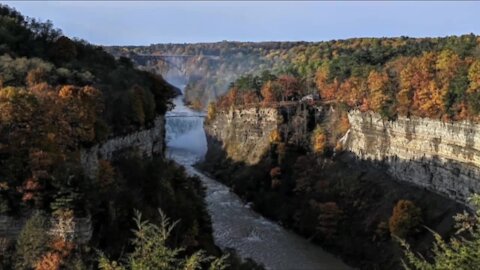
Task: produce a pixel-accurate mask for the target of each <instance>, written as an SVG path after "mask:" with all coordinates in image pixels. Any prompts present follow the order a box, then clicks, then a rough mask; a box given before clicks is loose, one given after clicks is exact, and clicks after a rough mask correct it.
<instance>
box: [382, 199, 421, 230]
mask: <svg viewBox="0 0 480 270" xmlns="http://www.w3.org/2000/svg"><path fill="white" fill-rule="evenodd" d="M421 223H422V211H421V209H420V208H418V207H417V206H415V204H414V203H413V202H412V201H409V200H400V201H398V202H397V204H396V205H395V207H394V208H393V213H392V216H391V217H390V219H389V220H388V227H389V229H390V233H391V234H392V235H395V236H398V237H400V238H405V237H406V236H408V235H409V234H411V233H413V232H415V230H416V229H417V228H418V226H419V225H420V224H421Z"/></svg>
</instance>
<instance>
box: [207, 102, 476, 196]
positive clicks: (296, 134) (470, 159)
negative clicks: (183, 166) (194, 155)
mask: <svg viewBox="0 0 480 270" xmlns="http://www.w3.org/2000/svg"><path fill="white" fill-rule="evenodd" d="M318 109H320V110H318ZM282 110H283V111H282ZM317 110H318V111H321V108H317ZM285 114H288V115H289V116H288V117H287V118H285ZM310 116H311V114H310ZM328 117H329V115H328V113H326V114H325V113H324V114H323V116H321V117H318V115H316V116H315V120H314V121H315V123H317V124H322V123H325V122H326V121H328ZM348 118H349V122H350V125H351V128H350V130H349V131H348V133H347V135H346V136H345V137H344V138H342V140H341V141H342V142H343V144H344V149H345V150H348V151H351V152H352V153H353V154H355V155H356V156H357V157H358V158H359V159H362V160H370V161H372V162H373V163H376V164H379V165H381V166H385V168H386V170H387V172H388V173H389V174H390V175H392V176H393V177H394V178H396V179H398V180H401V181H406V182H409V183H413V184H415V185H419V186H421V187H425V188H427V189H429V190H432V191H434V192H437V193H440V194H443V195H446V196H448V197H449V198H452V199H454V200H457V201H460V202H467V200H468V198H469V197H470V196H471V195H472V194H473V193H475V192H476V193H479V192H480V125H477V124H472V123H468V122H457V123H444V122H442V121H439V120H432V119H424V118H415V117H413V118H407V117H399V118H398V119H397V120H395V121H386V120H383V119H382V118H381V117H380V115H378V114H376V113H371V112H367V113H362V112H360V111H351V112H350V113H349V115H348ZM308 122H309V118H308V113H307V111H306V110H305V109H301V108H299V107H297V108H296V109H293V110H292V109H289V110H287V111H285V109H284V108H283V109H276V108H249V109H230V110H229V111H228V112H222V113H217V115H216V117H215V119H214V120H212V121H210V123H208V124H207V125H206V127H205V130H206V133H207V138H208V143H209V151H210V150H212V149H214V148H215V147H220V148H221V150H223V151H225V152H226V154H227V157H229V158H231V159H232V160H233V161H237V162H244V163H246V164H248V165H253V164H257V163H258V162H259V161H260V160H261V158H262V156H263V155H264V154H265V153H267V151H268V150H269V149H270V134H271V133H272V132H273V131H274V130H279V131H280V133H281V134H282V137H283V139H284V140H285V139H286V140H287V142H288V143H289V144H293V145H298V146H302V147H303V148H304V149H305V148H308V142H309V135H310V133H309V131H310V130H311V128H308V127H307V126H308Z"/></svg>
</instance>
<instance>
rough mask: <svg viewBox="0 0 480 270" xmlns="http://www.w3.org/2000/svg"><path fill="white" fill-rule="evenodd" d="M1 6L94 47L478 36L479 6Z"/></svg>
mask: <svg viewBox="0 0 480 270" xmlns="http://www.w3.org/2000/svg"><path fill="white" fill-rule="evenodd" d="M1 3H3V4H7V5H9V6H11V7H14V8H15V9H17V10H18V11H20V12H21V13H22V14H24V15H26V16H29V17H33V18H37V19H41V20H44V21H45V20H47V19H48V20H51V21H52V22H53V23H54V25H55V26H56V27H58V28H60V29H62V30H63V33H64V34H66V35H67V36H70V37H77V38H81V39H85V40H87V41H89V42H91V43H93V44H97V45H149V44H154V43H191V42H215V41H222V40H231V41H301V40H302V41H325V40H331V39H345V38H352V37H395V36H411V37H438V36H447V35H461V34H468V33H475V34H480V16H478V11H479V10H480V2H445V1H440V2H431V1H426V2H411V1H409V2H381V1H371V2H356V1H355V2H354V1H343V2H313V1H305V2H301V1H291V2H288V1H281V2H275V1H265V2H253V1H243V2H242V1H205V2H203V1H188V2H178V1H172V2H168V1H167V2H154V1H145V2H139V1H135V2H133V1H132V2H129V1H121V2H114V1H103V2H95V1H85V2H83V1H72V2H55V1H48V2H42V1H33V2H13V1H2V2H1Z"/></svg>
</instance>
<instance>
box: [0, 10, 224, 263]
mask: <svg viewBox="0 0 480 270" xmlns="http://www.w3.org/2000/svg"><path fill="white" fill-rule="evenodd" d="M174 96H175V88H174V87H173V86H171V85H170V84H169V83H167V82H166V81H165V80H164V79H163V78H162V77H161V76H159V75H154V74H152V73H148V72H145V71H141V70H138V69H136V68H135V67H134V66H133V64H132V62H131V61H130V60H128V59H126V58H120V59H118V60H115V59H114V58H113V56H111V55H110V54H108V53H106V52H105V51H104V50H103V49H102V48H100V47H97V46H94V45H91V44H89V43H88V42H86V41H81V40H72V39H70V38H68V37H66V36H64V35H62V33H61V31H60V30H58V29H55V28H54V27H53V26H52V24H51V23H50V22H39V21H37V20H34V19H31V18H26V17H24V16H22V15H21V14H19V13H18V12H16V11H15V10H13V9H11V8H9V7H7V6H3V5H0V250H1V252H0V269H99V268H100V269H113V268H112V267H115V269H119V268H118V267H120V266H119V263H118V262H117V260H118V261H120V262H121V263H122V264H123V263H125V264H129V263H131V262H132V261H135V262H136V263H137V266H138V264H141V265H143V266H142V267H145V268H142V267H140V268H141V269H147V268H148V269H158V266H159V264H162V265H165V260H168V262H169V263H170V264H171V265H172V267H173V265H175V267H180V266H182V265H184V264H186V261H185V260H186V259H185V260H184V258H188V257H189V255H192V254H194V253H195V252H196V251H199V250H201V249H203V250H204V251H205V252H206V253H197V254H195V256H194V259H195V260H196V259H198V260H200V261H202V263H203V264H204V265H207V261H212V260H213V259H211V258H210V257H209V258H206V255H205V256H204V254H208V255H209V256H210V255H220V253H219V250H218V248H217V247H216V246H215V245H214V244H213V239H212V235H211V231H212V229H211V223H210V219H209V216H208V213H207V212H206V208H205V205H204V201H203V189H202V188H201V185H200V183H199V180H198V179H197V178H192V177H189V176H187V174H186V173H185V171H184V169H183V168H181V167H179V166H178V165H176V164H174V163H173V162H171V161H168V160H166V159H165V158H164V155H163V151H164V144H165V139H164V136H165V129H164V115H165V113H166V111H167V110H169V109H170V108H171V106H172V103H171V99H172V98H173V97H174ZM159 208H161V209H163V213H165V215H166V216H168V217H169V218H171V219H172V220H173V221H171V222H169V221H168V220H166V217H165V215H164V214H163V213H159V211H158V209H159ZM134 210H138V212H137V211H134ZM135 213H137V214H135ZM139 213H141V214H143V215H142V217H141V218H140V214H139ZM134 217H136V222H137V223H136V222H134V220H133V218H134ZM147 220H148V221H149V222H147ZM176 220H181V222H179V223H178V224H177V223H175V224H176V225H175V226H174V227H173V226H172V227H171V228H170V227H169V226H170V225H171V224H172V223H173V222H174V221H176ZM162 224H163V225H162ZM156 226H158V227H156ZM169 228H170V229H169ZM132 229H136V230H137V231H136V233H134V231H132ZM160 229H162V230H167V229H169V230H171V232H169V233H163V234H160V233H159V230H160ZM143 234H148V235H149V238H148V241H151V242H145V241H144V240H145V239H144V238H142V235H143ZM151 243H154V246H152V245H151ZM149 248H150V250H149V251H148V252H146V253H145V252H139V250H147V249H149ZM177 248H180V249H178V250H177ZM180 250H181V253H180ZM153 252H156V254H157V255H158V254H159V252H163V253H162V254H163V256H164V257H159V256H154V257H147V256H146V255H145V254H150V253H153ZM107 258H112V259H114V260H113V261H110V260H109V259H107ZM190 260H193V259H190ZM198 264H199V263H196V262H193V265H197V266H198ZM217 264H218V267H220V266H221V265H223V263H221V262H218V261H217ZM189 265H192V262H191V261H190V262H189ZM124 267H125V268H122V269H127V268H128V269H132V265H125V266H124ZM212 269H216V268H212Z"/></svg>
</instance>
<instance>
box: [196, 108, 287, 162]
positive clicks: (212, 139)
mask: <svg viewBox="0 0 480 270" xmlns="http://www.w3.org/2000/svg"><path fill="white" fill-rule="evenodd" d="M279 123H281V120H280V117H279V115H278V111H277V110H276V109H273V108H249V109H235V108H231V109H230V110H228V111H223V112H219V113H217V114H216V115H215V119H211V120H209V121H208V124H207V125H206V126H205V132H206V134H207V141H208V144H209V148H210V149H209V150H211V148H212V147H214V146H217V147H221V148H222V149H223V150H224V151H225V152H226V153H227V157H229V158H231V159H232V160H233V161H236V162H245V163H247V164H249V165H251V164H256V163H258V162H259V161H260V159H261V158H262V157H263V155H264V154H265V152H266V151H268V149H269V148H270V134H271V133H272V132H273V131H274V130H276V129H277V126H278V124H279ZM216 144H220V145H216Z"/></svg>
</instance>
